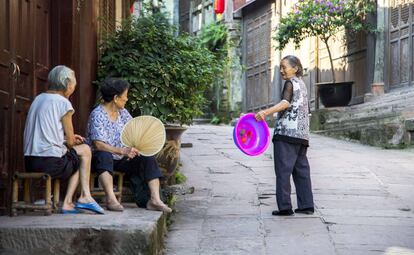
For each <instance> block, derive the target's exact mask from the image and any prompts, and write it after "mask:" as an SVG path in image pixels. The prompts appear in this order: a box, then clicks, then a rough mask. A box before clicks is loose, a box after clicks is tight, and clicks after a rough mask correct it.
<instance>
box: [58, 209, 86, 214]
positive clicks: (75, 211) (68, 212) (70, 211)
mask: <svg viewBox="0 0 414 255" xmlns="http://www.w3.org/2000/svg"><path fill="white" fill-rule="evenodd" d="M61 211H62V214H78V213H82V212H81V211H79V210H77V209H72V210H65V209H62V210H61Z"/></svg>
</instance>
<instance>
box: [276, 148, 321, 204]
mask: <svg viewBox="0 0 414 255" xmlns="http://www.w3.org/2000/svg"><path fill="white" fill-rule="evenodd" d="M273 144H274V147H273V150H274V156H273V158H274V163H275V173H276V202H277V206H278V208H279V210H288V209H292V201H291V198H290V194H291V186H290V176H292V177H293V182H294V183H295V188H296V196H297V200H298V208H299V209H303V208H309V207H314V205H313V194H312V184H311V178H310V167H309V162H308V158H307V156H306V152H307V147H306V146H305V145H302V144H294V143H288V142H284V141H280V140H274V141H273Z"/></svg>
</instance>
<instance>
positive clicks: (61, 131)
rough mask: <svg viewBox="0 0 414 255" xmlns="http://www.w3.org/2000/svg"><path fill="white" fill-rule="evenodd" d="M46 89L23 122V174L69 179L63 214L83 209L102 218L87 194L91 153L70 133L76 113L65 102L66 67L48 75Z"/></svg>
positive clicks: (69, 86) (69, 88)
mask: <svg viewBox="0 0 414 255" xmlns="http://www.w3.org/2000/svg"><path fill="white" fill-rule="evenodd" d="M48 85H49V87H48V90H47V91H46V92H45V93H42V94H40V95H38V96H37V97H36V98H35V99H34V101H33V103H32V105H31V106H30V109H29V113H28V116H27V119H26V126H25V129H24V156H25V165H26V170H27V171H33V172H45V173H47V174H49V175H50V176H51V177H53V178H60V179H67V178H69V183H68V188H67V192H66V196H65V199H64V201H63V206H62V213H64V214H70V213H79V212H80V211H79V210H77V209H86V210H90V211H93V212H95V213H98V214H103V213H104V210H103V209H102V207H100V206H99V205H98V204H97V203H96V202H95V200H94V199H93V198H92V196H91V193H90V190H89V176H90V164H91V150H90V148H89V146H88V145H86V144H82V143H83V141H84V138H83V137H81V136H80V135H76V134H74V131H73V125H72V115H73V113H74V112H75V111H74V109H73V107H72V104H71V102H70V101H69V100H68V98H69V97H70V96H71V95H72V93H73V92H74V91H75V87H76V78H75V73H74V72H73V71H72V70H71V69H70V68H68V67H66V66H56V67H55V68H53V69H52V70H51V71H50V73H49V76H48ZM79 179H80V184H81V195H80V197H79V199H78V200H77V203H76V204H74V203H73V201H72V198H73V195H74V193H75V191H76V188H77V186H78V184H79Z"/></svg>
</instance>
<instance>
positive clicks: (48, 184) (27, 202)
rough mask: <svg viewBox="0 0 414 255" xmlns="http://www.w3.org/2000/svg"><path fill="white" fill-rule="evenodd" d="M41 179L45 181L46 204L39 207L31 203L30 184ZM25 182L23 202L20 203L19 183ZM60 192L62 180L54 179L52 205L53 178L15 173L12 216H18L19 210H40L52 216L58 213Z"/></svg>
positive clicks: (36, 173)
mask: <svg viewBox="0 0 414 255" xmlns="http://www.w3.org/2000/svg"><path fill="white" fill-rule="evenodd" d="M35 179H40V180H44V181H45V189H44V199H45V203H44V204H41V205H38V204H34V203H32V202H31V198H30V183H31V181H32V180H35ZM20 180H21V181H23V200H22V201H19V181H20ZM59 192H60V180H59V179H53V203H52V177H51V176H50V175H48V174H46V173H39V172H26V173H19V172H17V173H15V174H14V176H13V185H12V206H11V209H12V211H11V216H17V211H18V210H24V212H26V211H28V210H40V211H44V214H45V215H51V214H52V212H55V213H56V212H57V211H58V204H59Z"/></svg>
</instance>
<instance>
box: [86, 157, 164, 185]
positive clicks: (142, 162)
mask: <svg viewBox="0 0 414 255" xmlns="http://www.w3.org/2000/svg"><path fill="white" fill-rule="evenodd" d="M92 169H93V170H94V171H95V172H96V173H98V174H99V175H100V174H102V173H103V172H106V171H107V172H109V173H110V174H111V175H112V174H113V172H114V170H116V171H119V172H124V173H125V174H126V175H127V176H139V177H141V179H143V180H145V181H147V182H148V181H150V180H152V179H156V178H160V177H162V173H161V170H160V168H159V167H158V164H157V161H156V160H155V158H154V157H144V156H137V157H135V158H133V159H127V158H123V159H121V160H114V159H113V158H112V154H111V153H110V152H107V151H94V152H93V154H92Z"/></svg>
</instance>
